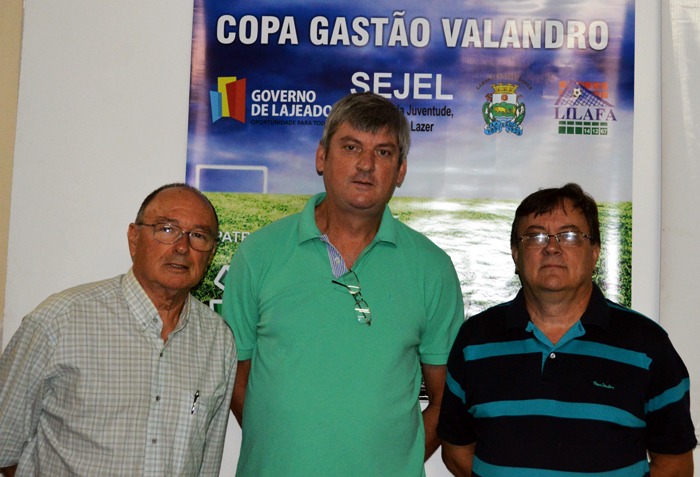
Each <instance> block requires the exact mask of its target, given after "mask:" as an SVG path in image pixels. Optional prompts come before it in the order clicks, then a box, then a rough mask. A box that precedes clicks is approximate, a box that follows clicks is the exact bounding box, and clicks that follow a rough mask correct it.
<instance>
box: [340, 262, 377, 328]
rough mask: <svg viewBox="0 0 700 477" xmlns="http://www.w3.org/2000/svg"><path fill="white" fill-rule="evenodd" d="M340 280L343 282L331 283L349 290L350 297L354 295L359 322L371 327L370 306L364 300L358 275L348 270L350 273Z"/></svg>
mask: <svg viewBox="0 0 700 477" xmlns="http://www.w3.org/2000/svg"><path fill="white" fill-rule="evenodd" d="M340 279H341V280H343V281H342V282H341V281H338V280H331V281H332V282H333V283H335V284H337V285H340V286H343V287H345V288H347V289H348V291H349V292H350V295H352V297H353V298H354V299H355V311H356V312H357V321H359V322H360V323H362V324H364V323H367V324H368V325H371V324H372V315H371V314H370V312H369V305H368V304H367V302H366V301H365V299H364V298H362V291H361V289H360V279H359V278H357V275H356V274H355V272H353V271H352V270H348V272H347V273H346V274H345V275H343V276H342V277H340Z"/></svg>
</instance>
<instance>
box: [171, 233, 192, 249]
mask: <svg viewBox="0 0 700 477" xmlns="http://www.w3.org/2000/svg"><path fill="white" fill-rule="evenodd" d="M173 247H174V248H175V251H176V252H178V253H182V254H187V253H189V252H190V234H189V233H187V232H185V231H183V232H182V234H181V235H180V237H179V238H178V239H177V240H176V241H175V243H174V244H173Z"/></svg>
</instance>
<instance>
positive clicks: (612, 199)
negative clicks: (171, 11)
mask: <svg viewBox="0 0 700 477" xmlns="http://www.w3.org/2000/svg"><path fill="white" fill-rule="evenodd" d="M366 90H370V91H374V92H376V93H378V94H382V95H384V96H385V97H387V98H389V99H390V100H391V101H392V102H394V103H395V104H396V105H397V106H399V107H400V108H401V109H402V110H403V111H404V113H405V114H406V116H407V118H408V120H409V122H410V125H411V129H412V133H411V139H412V145H411V150H410V153H409V156H408V172H407V175H406V180H405V182H404V184H403V186H402V187H401V188H400V189H397V190H396V193H395V197H394V199H392V202H391V203H390V207H391V210H392V212H394V213H395V214H397V215H398V216H399V219H400V220H402V221H404V222H405V223H407V224H408V225H409V226H411V227H413V228H414V229H416V230H418V231H420V232H422V233H424V234H425V235H427V236H428V237H429V238H430V239H431V240H433V241H434V242H435V243H436V244H437V245H439V246H440V247H442V248H443V249H444V250H445V251H446V252H447V253H448V254H449V255H450V257H451V258H452V261H453V262H454V264H455V268H456V270H457V273H458V275H459V277H460V281H461V283H462V290H463V293H464V296H465V303H466V304H467V312H468V313H469V315H472V314H474V313H476V312H478V311H481V310H483V309H484V308H486V307H488V306H491V305H494V304H496V303H499V302H502V301H505V300H507V299H510V298H511V297H512V296H513V295H514V293H515V291H517V289H518V288H519V281H518V279H517V277H516V276H515V275H514V274H513V262H512V258H511V256H510V246H509V242H508V239H509V232H510V223H511V221H512V216H513V214H514V211H515V207H516V206H517V204H518V202H519V201H520V200H522V199H523V198H524V197H525V196H527V195H528V194H530V193H532V192H534V191H535V190H537V189H539V188H543V187H554V186H561V185H563V184H565V183H567V182H577V183H579V184H580V185H581V186H582V187H583V188H584V190H586V191H587V192H589V193H591V194H592V195H593V197H594V198H595V199H596V200H597V201H598V202H599V203H601V225H602V227H601V231H602V234H603V250H602V254H601V258H600V259H599V263H598V269H597V272H596V277H594V279H595V280H596V283H598V284H599V285H600V286H601V288H602V289H603V290H604V292H605V293H606V294H607V296H608V297H609V298H611V299H613V300H615V301H618V302H621V303H623V304H628V305H629V303H630V302H631V291H630V290H631V248H632V246H631V214H632V206H631V200H632V133H633V116H634V111H633V102H634V1H633V0H589V1H586V2H576V3H573V2H561V1H559V0H551V1H547V0H542V1H538V2H523V1H521V0H503V1H499V2H488V3H487V2H481V1H462V2H454V1H433V2H422V1H420V2H419V1H413V0H403V1H398V0H383V1H381V2H377V1H368V0H357V1H355V2H351V3H348V2H329V1H314V2H305V1H302V2H300V1H294V2H291V1H280V0H276V1H270V0H256V1H248V0H240V1H232V0H229V1H223V0H194V20H193V35H192V74H191V86H190V115H189V132H188V134H189V136H188V155H187V182H188V183H189V184H192V185H195V186H197V187H199V188H200V189H201V190H203V191H205V192H211V194H210V197H211V198H212V200H213V202H214V204H215V206H216V207H217V211H218V212H219V216H220V218H221V219H222V235H221V237H220V246H219V252H218V253H217V256H216V258H215V260H214V264H213V266H212V268H211V270H210V272H209V274H208V275H207V277H206V278H205V282H204V285H203V286H202V288H201V290H200V292H199V293H200V294H199V297H200V298H201V299H203V300H204V301H208V302H209V303H210V304H212V306H214V305H216V302H217V300H218V298H217V297H219V296H220V295H221V290H222V288H223V285H222V281H223V277H224V276H225V275H226V273H227V270H228V268H227V267H228V262H229V260H230V257H231V255H232V254H233V253H234V252H235V249H236V247H237V246H238V243H240V241H241V240H243V239H244V238H245V237H246V236H247V235H248V234H249V233H251V232H253V231H254V230H256V229H258V228H260V227H262V226H264V225H266V224H267V223H269V222H270V221H271V220H274V219H276V218H280V217H282V216H284V215H288V214H290V213H294V212H296V211H298V210H299V209H300V208H301V207H302V206H303V203H304V201H305V197H306V196H308V195H311V194H314V193H316V192H319V191H321V190H323V182H322V178H321V177H319V176H318V175H317V174H316V170H315V153H316V149H317V147H318V141H319V139H320V138H321V134H322V130H323V124H324V123H325V118H326V116H327V114H328V112H329V111H330V108H331V105H332V104H333V103H335V102H336V101H337V100H338V99H340V98H341V97H343V96H345V95H346V94H348V93H351V92H357V91H366ZM261 193H262V194H261Z"/></svg>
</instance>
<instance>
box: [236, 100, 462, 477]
mask: <svg viewBox="0 0 700 477" xmlns="http://www.w3.org/2000/svg"><path fill="white" fill-rule="evenodd" d="M409 146H410V131H409V127H408V124H407V121H406V119H405V117H404V116H403V114H402V113H401V112H400V111H399V110H398V108H397V107H396V106H394V105H393V104H392V103H391V102H389V101H388V100H386V99H384V98H382V97H380V96H378V95H376V94H373V93H357V94H352V95H349V96H346V97H345V98H343V99H341V100H340V101H338V102H337V103H336V104H335V105H334V106H333V110H332V111H331V113H330V115H329V116H328V119H327V121H326V126H325V129H324V132H323V137H322V139H321V142H320V145H319V147H318V150H317V152H316V170H317V172H318V174H319V175H322V176H323V182H324V185H325V189H326V192H325V193H321V194H318V195H316V196H314V197H313V198H311V200H310V201H309V202H308V204H307V205H306V207H305V208H304V210H303V211H302V212H301V213H299V214H295V215H292V216H290V217H286V218H284V219H282V220H279V221H277V222H275V223H273V224H271V225H269V226H267V227H265V228H263V229H261V230H259V231H257V232H255V233H253V234H251V235H250V236H249V237H248V238H247V239H246V240H245V242H243V243H242V244H241V246H240V247H239V249H238V251H237V252H236V254H235V256H234V258H233V260H232V262H231V270H230V272H229V274H228V277H227V283H226V291H225V293H224V303H223V309H224V318H225V319H226V321H227V322H228V323H229V324H230V325H231V328H232V329H233V333H234V336H235V338H236V344H237V347H238V356H239V364H238V375H237V377H236V383H235V386H234V397H233V400H232V403H231V409H232V410H233V412H234V414H235V416H236V418H237V419H238V422H239V423H242V429H243V442H242V446H241V453H240V458H239V462H238V470H237V474H236V475H238V476H256V477H257V476H261V477H264V476H275V477H279V476H285V477H293V476H334V477H344V476H347V477H350V476H352V477H357V476H362V477H367V476H377V477H391V476H400V477H410V476H415V477H420V476H421V475H424V474H425V472H424V470H423V462H424V459H425V458H427V457H429V456H430V455H431V454H432V453H433V452H434V451H435V449H436V448H437V447H438V446H439V442H440V441H439V439H438V438H437V435H436V433H435V427H436V424H437V417H438V414H439V409H440V402H441V400H442V390H443V387H444V383H445V375H446V371H445V364H446V362H447V357H448V354H449V349H450V346H451V344H452V341H453V338H454V336H455V334H456V332H457V330H458V328H459V326H460V325H461V323H462V322H463V320H464V309H463V302H462V294H461V291H460V287H459V281H458V279H457V275H456V273H455V271H454V267H453V265H452V262H451V260H450V258H449V257H448V256H447V254H445V252H443V251H442V250H440V249H439V248H438V247H437V246H436V245H435V244H433V243H432V242H431V241H430V240H428V239H427V238H426V237H424V236H423V235H421V234H419V233H418V232H416V231H414V230H412V229H410V228H409V227H407V226H405V225H403V224H401V223H400V222H399V221H398V220H396V219H394V218H393V216H392V215H391V211H390V210H389V207H387V203H388V202H389V199H391V196H392V194H393V192H394V189H395V188H396V187H397V186H400V185H401V183H402V182H403V180H404V177H405V175H406V156H407V154H408V149H409ZM421 369H422V374H423V376H424V377H425V383H426V387H427V390H428V395H429V397H430V404H429V405H428V407H427V408H426V409H425V410H424V411H423V412H422V414H421V408H420V404H419V401H418V394H419V390H420V383H421ZM244 404H245V405H244Z"/></svg>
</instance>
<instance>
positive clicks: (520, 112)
mask: <svg viewBox="0 0 700 477" xmlns="http://www.w3.org/2000/svg"><path fill="white" fill-rule="evenodd" d="M491 86H492V87H493V93H489V94H487V95H486V102H485V103H484V106H483V107H482V108H481V112H482V113H483V115H484V121H486V126H484V133H485V134H487V135H491V134H493V133H500V132H501V131H503V130H504V129H505V130H506V132H509V133H513V134H515V135H516V136H522V134H523V127H522V126H521V124H522V122H523V119H525V103H521V102H519V101H518V96H519V95H518V94H516V93H515V90H516V89H518V85H513V84H510V83H508V84H503V83H498V84H492V85H491ZM520 96H522V95H520Z"/></svg>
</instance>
